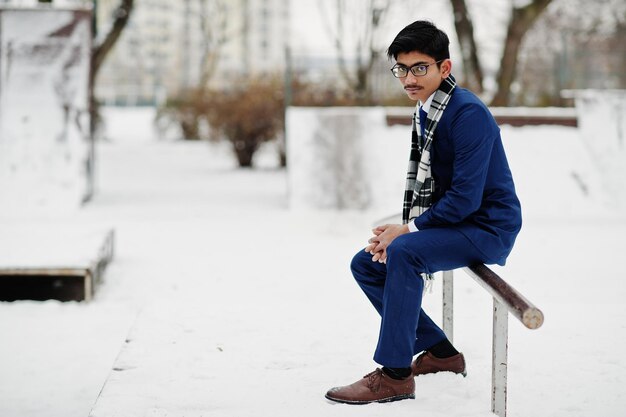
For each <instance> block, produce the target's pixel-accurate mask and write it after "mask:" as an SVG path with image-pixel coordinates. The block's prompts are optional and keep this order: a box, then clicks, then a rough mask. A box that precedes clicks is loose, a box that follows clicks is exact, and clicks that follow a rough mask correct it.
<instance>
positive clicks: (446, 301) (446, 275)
mask: <svg viewBox="0 0 626 417" xmlns="http://www.w3.org/2000/svg"><path fill="white" fill-rule="evenodd" d="M453 278H454V272H453V271H443V288H442V291H441V292H442V298H443V332H444V333H445V334H446V336H447V337H448V340H450V343H454V339H453V336H454V283H453Z"/></svg>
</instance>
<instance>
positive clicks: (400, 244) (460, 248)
mask: <svg viewBox="0 0 626 417" xmlns="http://www.w3.org/2000/svg"><path fill="white" fill-rule="evenodd" d="M483 257H484V255H482V254H481V252H480V251H478V250H477V249H476V247H474V245H473V244H472V243H471V242H470V241H469V240H468V239H467V238H466V237H465V236H464V235H463V234H462V233H461V232H459V231H458V230H456V229H454V228H432V229H425V230H420V231H418V232H414V233H407V234H403V235H400V236H398V237H397V238H395V239H394V240H393V242H392V243H391V244H390V245H389V247H388V248H387V263H386V264H383V263H379V262H373V261H372V255H371V254H369V253H367V252H365V251H364V250H361V251H360V252H359V253H357V254H356V255H355V256H354V258H353V259H352V263H351V269H352V274H353V275H354V278H355V279H356V281H357V283H358V284H359V286H360V287H361V289H362V290H363V291H364V292H365V295H367V297H368V298H369V300H370V301H371V303H372V304H373V305H374V308H375V309H376V310H377V311H378V313H379V314H380V316H381V324H380V332H379V336H378V346H377V347H376V351H375V353H374V361H376V362H377V363H379V364H380V365H383V366H387V367H392V368H402V367H408V366H410V365H411V361H412V359H413V356H414V355H416V354H418V353H419V352H421V351H423V350H426V349H428V348H430V347H431V346H433V345H435V344H437V343H439V342H441V341H442V340H444V339H445V337H446V336H445V334H444V333H443V331H442V330H441V328H439V326H437V325H436V324H435V323H434V322H433V321H432V320H431V318H430V317H428V315H427V314H426V313H425V312H424V310H423V309H422V294H423V290H424V280H423V279H422V277H421V275H420V274H421V273H424V272H425V273H434V272H438V271H447V270H452V269H456V268H461V267H464V266H468V265H471V264H474V263H478V262H484V260H483Z"/></svg>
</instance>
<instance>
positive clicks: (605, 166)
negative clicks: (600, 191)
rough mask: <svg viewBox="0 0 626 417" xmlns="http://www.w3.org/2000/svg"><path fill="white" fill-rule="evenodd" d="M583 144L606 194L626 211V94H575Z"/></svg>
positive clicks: (580, 92) (600, 92) (588, 91)
mask: <svg viewBox="0 0 626 417" xmlns="http://www.w3.org/2000/svg"><path fill="white" fill-rule="evenodd" d="M574 97H575V103H576V111H577V113H578V126H579V127H580V133H581V135H582V138H583V143H584V144H585V147H586V149H587V151H588V152H589V154H590V155H591V158H592V160H593V162H594V163H595V166H596V168H597V169H598V171H599V173H600V176H601V179H602V186H603V188H604V190H605V192H606V193H607V194H608V195H610V196H611V197H612V200H613V203H614V204H615V205H616V206H617V207H618V208H621V209H625V208H626V187H625V185H626V184H625V181H626V180H625V179H626V90H580V91H575V92H574Z"/></svg>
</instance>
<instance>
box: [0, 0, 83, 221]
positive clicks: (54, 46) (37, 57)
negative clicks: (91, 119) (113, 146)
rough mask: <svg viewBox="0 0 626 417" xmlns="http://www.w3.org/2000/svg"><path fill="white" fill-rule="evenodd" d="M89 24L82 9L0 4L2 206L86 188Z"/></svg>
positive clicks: (73, 200) (73, 194) (17, 206)
mask: <svg viewBox="0 0 626 417" xmlns="http://www.w3.org/2000/svg"><path fill="white" fill-rule="evenodd" d="M72 25H74V26H73V28H72V30H71V31H70V32H69V33H67V32H68V27H72ZM89 27H90V20H89V14H88V13H76V12H72V11H69V10H67V11H66V10H27V9H17V10H0V55H1V56H0V91H1V94H0V199H1V200H2V205H3V207H2V210H8V209H12V210H14V211H23V210H25V209H29V210H30V209H35V210H36V209H38V208H44V209H46V210H50V209H51V208H55V209H58V210H60V211H63V210H64V209H66V208H68V207H76V206H78V205H80V203H81V201H82V200H83V198H84V197H85V195H86V194H88V187H89V185H88V182H89V180H88V174H87V168H86V166H87V163H88V159H89V151H90V149H89V141H88V139H87V138H88V130H89V125H88V117H87V80H88V77H89V47H90V37H89V36H90V35H89V33H90V32H89V31H90V29H89ZM55 33H56V35H55V36H51V34H55ZM24 190H29V192H24Z"/></svg>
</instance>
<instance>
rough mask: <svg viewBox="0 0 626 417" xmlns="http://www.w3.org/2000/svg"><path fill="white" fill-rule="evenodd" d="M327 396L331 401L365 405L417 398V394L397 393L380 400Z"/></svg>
mask: <svg viewBox="0 0 626 417" xmlns="http://www.w3.org/2000/svg"><path fill="white" fill-rule="evenodd" d="M325 397H326V399H328V400H330V401H334V402H337V403H341V404H351V405H365V404H371V403H390V402H394V401H401V400H414V399H415V394H402V395H395V396H393V397H387V398H381V399H380V400H372V401H351V400H342V399H340V398H333V397H330V396H328V394H326V395H325Z"/></svg>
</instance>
